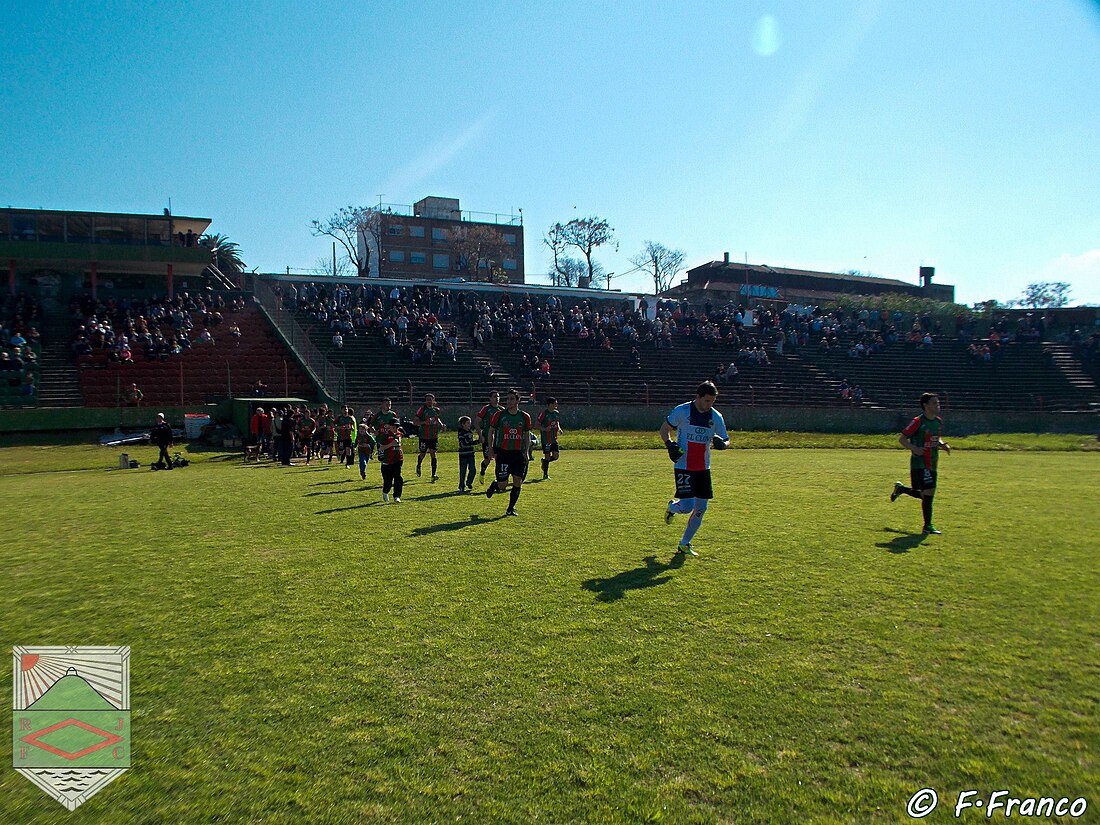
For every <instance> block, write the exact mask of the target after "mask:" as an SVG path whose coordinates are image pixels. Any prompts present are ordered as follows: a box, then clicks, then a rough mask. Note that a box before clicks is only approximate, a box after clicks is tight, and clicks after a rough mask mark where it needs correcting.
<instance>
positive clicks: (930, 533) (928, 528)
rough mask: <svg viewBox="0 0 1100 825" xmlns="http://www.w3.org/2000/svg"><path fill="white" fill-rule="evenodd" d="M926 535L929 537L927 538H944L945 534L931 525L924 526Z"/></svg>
mask: <svg viewBox="0 0 1100 825" xmlns="http://www.w3.org/2000/svg"><path fill="white" fill-rule="evenodd" d="M924 534H925V535H927V536H942V535H943V533H942V532H941V531H939V530H937V529H936V528H935V527H934V526H933V525H931V524H926V525H924Z"/></svg>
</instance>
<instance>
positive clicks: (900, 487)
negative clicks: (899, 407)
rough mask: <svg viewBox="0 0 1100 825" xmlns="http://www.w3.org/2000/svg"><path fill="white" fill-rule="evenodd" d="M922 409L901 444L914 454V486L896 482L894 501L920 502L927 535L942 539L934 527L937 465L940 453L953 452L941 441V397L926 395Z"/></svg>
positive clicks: (911, 471)
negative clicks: (906, 498)
mask: <svg viewBox="0 0 1100 825" xmlns="http://www.w3.org/2000/svg"><path fill="white" fill-rule="evenodd" d="M920 408H921V414H920V415H918V416H917V417H916V418H914V419H913V420H912V421H910V422H909V424H908V426H906V428H905V429H904V430H902V431H901V435H899V436H898V443H899V444H901V446H903V447H904V448H905V449H907V450H908V451H909V452H910V453H912V456H910V458H909V483H910V484H911V485H912V486H911V487H906V486H905V485H904V484H902V483H901V482H900V481H895V482H894V490H893V492H892V493H890V501H897V498H898V496H903V495H904V496H912V497H913V498H919V499H920V506H921V510H922V511H923V512H924V532H925V534H927V535H932V536H938V535H939V534H940V531H939V530H937V529H936V528H935V527H934V526H933V524H932V498H933V497H934V496H935V495H936V464H937V461H938V459H939V453H940V450H945V451H946V452H947V454H948V455H950V454H951V448H950V447H949V446H947V444H946V442H944V441H943V440H942V439H941V438H940V433H941V432H942V430H943V419H942V418H940V399H939V397H938V396H937V395H936V394H935V393H933V392H926V393H924V394H923V395H921V397H920Z"/></svg>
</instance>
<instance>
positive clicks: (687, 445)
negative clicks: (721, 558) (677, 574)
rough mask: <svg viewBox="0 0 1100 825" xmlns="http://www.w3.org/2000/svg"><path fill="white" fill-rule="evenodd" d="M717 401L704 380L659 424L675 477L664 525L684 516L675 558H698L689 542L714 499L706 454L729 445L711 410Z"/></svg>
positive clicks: (723, 426)
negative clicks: (673, 491) (674, 489)
mask: <svg viewBox="0 0 1100 825" xmlns="http://www.w3.org/2000/svg"><path fill="white" fill-rule="evenodd" d="M717 398H718V388H717V387H715V386H714V383H713V382H712V381H704V382H703V383H701V384H700V385H699V387H698V388H697V389H696V390H695V400H694V401H689V402H688V403H686V404H681V405H680V406H678V407H676V408H674V409H673V410H672V412H670V413H669V414H668V417H667V418H666V419H665V421H664V423H663V424H661V440H662V441H663V442H664V444H665V449H667V450H668V457H669V458H670V459H672V461H673V467H674V470H675V478H676V496H675V498H673V499H672V500H671V501H670V502H669V503H668V508H667V509H666V510H665V524H671V523H672V518H673V516H676V515H687V516H688V522H687V526H686V527H685V528H684V534H683V536H682V537H681V539H680V544H679V545H678V546H677V548H676V553H677V554H678V555H685V554H690V555H692V556H698V555H699V554H698V553H697V552H696V551H695V550H694V549H693V548H692V546H691V540H692V539H693V538H694V537H695V533H696V532H697V531H698V530H699V527H700V526H701V525H702V523H703V515H704V514H705V513H706V511H707V506H708V504H709V502H710V500H711V499H712V498H714V488H713V485H712V484H711V479H710V451H711V449H712V448H713V449H715V450H724V449H726V448H727V447H729V445H730V441H729V433H728V432H726V422H725V419H723V418H722V414H721V413H720V412H718V410H716V409H714V402H715V401H716V400H717ZM673 430H675V431H676V440H675V441H673V440H672V439H671V437H670V436H671V433H672V431H673Z"/></svg>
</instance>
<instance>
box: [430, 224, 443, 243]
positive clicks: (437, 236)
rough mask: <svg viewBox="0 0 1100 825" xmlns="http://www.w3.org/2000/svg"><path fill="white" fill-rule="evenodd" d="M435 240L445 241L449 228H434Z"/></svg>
mask: <svg viewBox="0 0 1100 825" xmlns="http://www.w3.org/2000/svg"><path fill="white" fill-rule="evenodd" d="M432 240H433V241H445V240H447V230H446V229H440V228H438V227H436V228H435V229H433V230H432Z"/></svg>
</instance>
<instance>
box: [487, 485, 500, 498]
mask: <svg viewBox="0 0 1100 825" xmlns="http://www.w3.org/2000/svg"><path fill="white" fill-rule="evenodd" d="M496 491H497V486H496V484H490V485H489V487H488V488H487V489H486V490H485V498H492V497H493V493H495V492H496Z"/></svg>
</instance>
